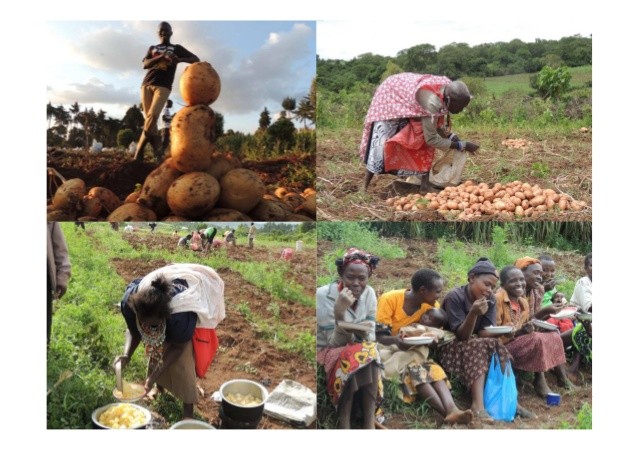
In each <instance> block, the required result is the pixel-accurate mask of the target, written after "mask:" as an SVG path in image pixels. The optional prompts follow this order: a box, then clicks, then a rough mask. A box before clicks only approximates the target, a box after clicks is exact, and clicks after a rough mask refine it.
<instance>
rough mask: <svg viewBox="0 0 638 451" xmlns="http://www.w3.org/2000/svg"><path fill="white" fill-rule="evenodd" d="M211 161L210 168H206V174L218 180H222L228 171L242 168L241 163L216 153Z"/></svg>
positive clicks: (228, 156)
mask: <svg viewBox="0 0 638 451" xmlns="http://www.w3.org/2000/svg"><path fill="white" fill-rule="evenodd" d="M211 160H212V161H211V163H210V166H208V168H206V171H205V172H207V173H208V174H210V175H212V176H213V177H215V178H216V179H217V180H221V179H222V177H223V176H225V175H226V174H227V173H228V171H230V170H232V169H237V168H241V162H240V161H239V160H238V159H237V158H234V157H232V156H230V155H222V154H219V153H215V154H214V155H213V157H212V159H211Z"/></svg>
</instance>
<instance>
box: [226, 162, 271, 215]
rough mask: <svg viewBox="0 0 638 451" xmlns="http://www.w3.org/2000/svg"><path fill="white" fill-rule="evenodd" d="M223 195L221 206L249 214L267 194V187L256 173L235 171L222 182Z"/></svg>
mask: <svg viewBox="0 0 638 451" xmlns="http://www.w3.org/2000/svg"><path fill="white" fill-rule="evenodd" d="M220 185H221V189H222V194H221V197H220V199H219V206H220V207H223V208H232V209H234V210H238V211H241V212H242V213H248V212H249V211H250V210H252V209H253V208H255V207H256V206H257V204H258V203H259V202H260V201H261V198H262V196H263V195H264V194H266V185H264V182H262V181H261V179H260V178H259V176H258V175H257V173H256V172H253V171H249V170H248V169H233V170H231V171H229V172H228V173H227V174H226V175H225V176H224V177H222V179H221V181H220Z"/></svg>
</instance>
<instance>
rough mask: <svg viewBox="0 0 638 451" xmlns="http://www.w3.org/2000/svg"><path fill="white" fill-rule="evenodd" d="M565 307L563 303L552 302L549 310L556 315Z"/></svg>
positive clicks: (548, 307)
mask: <svg viewBox="0 0 638 451" xmlns="http://www.w3.org/2000/svg"><path fill="white" fill-rule="evenodd" d="M562 309H563V305H562V304H552V305H548V306H547V311H548V312H549V314H550V315H555V314H557V313H558V312H560V311H561V310H562Z"/></svg>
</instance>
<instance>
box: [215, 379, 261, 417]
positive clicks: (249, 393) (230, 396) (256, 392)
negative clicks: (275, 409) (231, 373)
mask: <svg viewBox="0 0 638 451" xmlns="http://www.w3.org/2000/svg"><path fill="white" fill-rule="evenodd" d="M219 392H220V394H221V396H222V411H223V414H224V415H225V416H226V417H228V418H229V419H231V420H234V421H238V422H245V423H255V424H256V423H258V422H259V420H260V419H261V416H262V414H263V413H264V404H266V399H268V390H266V387H264V386H263V385H261V384H259V383H257V382H254V381H251V380H248V379H234V380H231V381H228V382H224V383H223V384H222V386H221V388H220V389H219Z"/></svg>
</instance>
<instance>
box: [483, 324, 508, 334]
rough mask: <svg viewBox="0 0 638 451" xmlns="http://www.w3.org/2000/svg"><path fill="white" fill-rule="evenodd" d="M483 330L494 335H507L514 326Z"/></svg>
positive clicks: (489, 327) (493, 327) (492, 327)
mask: <svg viewBox="0 0 638 451" xmlns="http://www.w3.org/2000/svg"><path fill="white" fill-rule="evenodd" d="M485 330H486V331H488V332H489V333H490V334H494V335H501V334H509V333H510V332H512V331H513V330H514V326H488V327H486V328H485Z"/></svg>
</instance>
